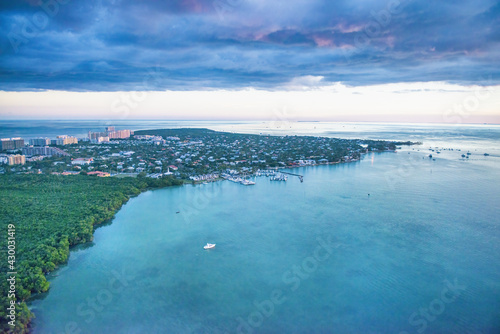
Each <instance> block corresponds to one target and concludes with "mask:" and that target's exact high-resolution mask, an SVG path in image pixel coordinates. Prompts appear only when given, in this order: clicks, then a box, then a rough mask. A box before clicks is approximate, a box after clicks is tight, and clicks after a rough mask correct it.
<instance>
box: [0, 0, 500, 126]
mask: <svg viewBox="0 0 500 334" xmlns="http://www.w3.org/2000/svg"><path fill="white" fill-rule="evenodd" d="M0 3H1V5H0V29H1V31H2V33H1V34H2V39H1V40H0V90H1V91H0V117H2V118H5V119H7V118H10V119H12V118H68V117H69V118H71V117H73V118H99V117H107V118H122V119H123V118H145V119H148V118H149V119H151V118H156V119H158V118H164V119H268V118H272V116H273V115H275V114H276V110H283V109H287V110H290V111H291V112H293V114H294V115H295V117H296V118H297V119H318V120H341V121H348V120H353V121H359V120H367V121H377V120H380V121H416V122H418V121H423V122H425V121H432V122H458V120H459V121H460V122H465V123H467V122H496V123H500V115H499V114H500V90H499V87H500V86H499V84H500V66H499V65H500V61H499V59H500V2H499V1H492V0H471V1H456V0H454V1H451V0H442V1H432V2H431V1H417V0H383V1H372V0H346V1H332V0H286V1H280V0H275V1H265V0H171V1H159V0H158V1H155V0H147V1H134V0H87V1H76V0H42V1H38V0H33V1H30V0H26V1H3V0H2V1H1V2H0Z"/></svg>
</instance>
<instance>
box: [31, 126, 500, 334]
mask: <svg viewBox="0 0 500 334" xmlns="http://www.w3.org/2000/svg"><path fill="white" fill-rule="evenodd" d="M145 125H147V124H143V125H142V126H145ZM153 125H154V124H153ZM266 126H267V127H268V129H267V130H265V127H266ZM280 126H282V124H280V125H279V126H274V125H269V124H263V123H253V124H250V123H238V124H229V123H223V124H212V127H213V128H215V129H218V130H226V131H237V130H239V131H246V132H248V133H260V132H264V131H269V132H273V133H282V132H283V131H285V132H286V133H287V134H292V133H294V131H295V133H299V134H316V133H318V134H319V133H322V134H325V133H328V134H330V135H332V136H337V137H350V138H354V137H361V136H365V137H371V136H373V137H371V138H375V139H398V140H408V139H409V140H415V141H422V142H423V144H422V145H420V146H415V147H403V148H402V149H401V150H398V152H397V153H370V154H367V155H365V156H364V157H363V159H362V160H361V161H359V162H355V163H349V164H341V165H330V166H318V167H306V168H297V169H295V172H296V173H299V174H302V175H304V182H303V183H300V181H299V180H298V178H296V177H290V178H289V179H288V182H286V183H285V182H271V181H269V179H268V178H265V177H261V178H256V179H255V181H256V183H257V184H256V185H255V186H249V187H245V186H242V185H239V184H234V183H230V182H227V181H225V182H218V183H213V184H208V185H197V186H184V187H177V188H169V189H161V190H155V191H150V192H146V193H144V194H142V195H140V196H138V197H136V198H133V199H131V200H130V201H129V202H128V203H127V204H125V205H124V206H123V208H122V209H121V210H120V211H119V212H118V213H117V214H116V216H115V218H114V219H113V221H112V223H111V224H110V225H107V226H104V227H101V228H99V229H97V230H96V232H95V239H94V241H93V242H92V243H90V244H87V245H82V246H80V247H77V248H76V249H75V250H74V251H73V252H72V253H71V256H70V259H69V262H68V264H67V265H66V266H64V267H62V268H61V269H59V270H58V271H56V272H55V273H54V274H53V275H52V276H51V279H50V281H51V289H50V291H49V293H47V294H45V295H43V296H41V298H40V299H37V300H35V301H33V302H32V303H31V305H30V307H31V309H32V310H33V312H34V313H35V315H36V319H35V320H34V332H35V333H400V334H402V333H498V332H500V218H499V217H500V209H499V206H498V203H499V202H500V190H499V188H498V185H499V184H500V168H499V167H500V152H499V147H498V143H499V141H498V138H500V127H495V126H439V125H430V126H427V125H394V124H391V125H383V124H372V125H369V124H361V123H359V124H357V123H349V124H348V123H345V124H324V123H317V124H314V123H304V124H298V125H297V124H294V125H290V126H295V127H296V129H295V130H294V129H292V130H286V129H284V128H280ZM339 133H341V134H342V133H343V134H344V136H342V135H339ZM434 147H440V148H441V150H440V152H441V153H439V154H438V153H436V152H432V151H429V148H434ZM442 148H450V149H451V148H453V151H452V150H443V149H442ZM459 149H460V150H461V151H457V150H459ZM467 151H470V152H471V153H472V155H471V156H470V158H469V159H467V160H465V159H462V158H461V154H464V153H465V152H467ZM486 152H487V153H489V154H490V156H484V155H483V153H486ZM429 153H432V154H433V156H434V158H435V159H436V160H432V159H429V158H428V155H429ZM177 211H180V213H178V214H177V213H176V212H177ZM207 242H211V243H216V244H217V246H216V248H215V249H212V250H208V251H207V250H204V249H203V245H204V244H206V243H207Z"/></svg>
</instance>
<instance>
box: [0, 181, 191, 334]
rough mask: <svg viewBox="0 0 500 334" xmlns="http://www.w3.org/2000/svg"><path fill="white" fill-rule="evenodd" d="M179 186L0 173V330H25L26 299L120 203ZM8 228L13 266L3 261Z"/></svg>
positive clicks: (27, 321) (42, 286)
mask: <svg viewBox="0 0 500 334" xmlns="http://www.w3.org/2000/svg"><path fill="white" fill-rule="evenodd" d="M180 184H182V182H181V181H179V180H175V179H173V178H161V179H152V178H145V177H138V178H101V177H92V176H84V175H73V176H60V175H33V174H31V175H0V219H1V222H0V226H1V233H2V235H1V237H0V240H1V252H0V268H1V270H2V273H3V276H4V279H3V280H2V282H1V284H0V293H1V296H0V304H1V310H0V317H1V319H2V320H1V324H0V331H1V332H2V333H7V332H11V333H28V332H29V331H30V328H29V324H30V321H31V319H32V317H33V316H34V315H33V314H32V312H30V311H29V309H28V307H27V304H26V301H27V300H28V299H29V298H30V297H31V296H32V295H33V294H36V293H42V292H46V291H47V290H48V289H49V286H50V284H49V282H48V281H47V279H46V275H47V274H48V273H50V272H51V271H53V270H55V269H57V267H58V266H59V265H60V264H63V263H66V262H67V260H68V257H69V254H70V248H71V247H72V246H75V245H78V244H82V243H86V242H90V241H92V239H93V232H94V229H95V226H96V225H99V224H101V223H102V222H105V221H107V220H109V219H111V218H112V217H113V216H114V215H115V213H116V212H117V211H118V209H120V208H121V206H122V205H123V204H124V203H126V202H127V201H128V200H129V199H130V198H131V197H133V196H137V195H139V194H140V193H141V192H143V191H146V190H148V189H155V188H162V187H168V186H174V185H180ZM12 226H14V230H15V233H14V234H12V233H11V234H10V236H11V238H10V240H12V239H13V238H12V236H14V237H15V262H12V261H10V260H12V258H8V255H9V254H8V245H9V242H8V241H9V230H12V229H11V228H9V227H12ZM10 244H11V245H12V241H11V243H10ZM11 248H12V246H11ZM9 261H10V262H9ZM11 265H13V267H12V268H14V270H12V268H9V267H10V266H11ZM12 271H15V272H16V273H17V274H16V275H15V276H16V283H15V287H16V291H15V296H16V317H15V326H14V327H13V326H11V325H9V323H8V322H9V321H10V320H11V319H9V318H8V317H7V316H8V314H9V313H8V307H9V305H10V300H11V298H9V297H8V295H9V283H8V281H7V278H9V275H7V273H8V272H12Z"/></svg>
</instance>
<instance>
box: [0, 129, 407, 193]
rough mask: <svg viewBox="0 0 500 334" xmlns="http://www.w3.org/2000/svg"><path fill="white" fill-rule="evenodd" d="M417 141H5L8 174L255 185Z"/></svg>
mask: <svg viewBox="0 0 500 334" xmlns="http://www.w3.org/2000/svg"><path fill="white" fill-rule="evenodd" d="M409 144H412V143H410V142H389V141H372V140H347V139H337V138H326V137H313V136H270V135H251V134H237V133H228V132H216V131H212V130H208V129H164V130H141V131H135V132H134V131H131V130H126V129H125V130H115V128H114V127H111V126H110V127H107V128H106V129H104V130H103V131H97V132H89V133H88V136H87V137H85V138H76V137H72V136H69V135H60V136H57V137H56V138H54V139H51V138H30V139H29V140H25V139H23V138H4V139H1V140H0V145H1V146H0V150H1V152H0V173H1V174H11V173H14V174H59V175H65V176H66V175H76V174H83V175H89V176H97V177H138V176H139V177H150V178H161V177H165V176H172V177H174V178H177V179H181V180H184V181H185V182H194V183H196V182H210V181H214V180H219V179H221V178H225V179H229V180H231V181H234V182H239V183H242V184H246V185H249V184H252V182H249V181H246V180H245V176H250V175H266V176H271V177H272V180H276V181H286V180H287V176H286V175H285V174H283V173H278V172H277V171H278V169H280V170H281V169H284V168H292V167H301V166H312V165H320V164H335V163H343V162H352V161H357V160H359V159H360V157H361V154H363V153H366V152H368V151H388V150H395V149H396V147H397V146H398V145H409Z"/></svg>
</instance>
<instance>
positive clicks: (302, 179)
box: [278, 170, 304, 182]
mask: <svg viewBox="0 0 500 334" xmlns="http://www.w3.org/2000/svg"><path fill="white" fill-rule="evenodd" d="M278 172H280V173H281V174H288V175H293V176H298V178H299V180H300V182H304V175H300V174H294V173H289V172H283V171H281V170H278Z"/></svg>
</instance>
